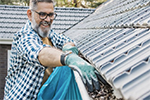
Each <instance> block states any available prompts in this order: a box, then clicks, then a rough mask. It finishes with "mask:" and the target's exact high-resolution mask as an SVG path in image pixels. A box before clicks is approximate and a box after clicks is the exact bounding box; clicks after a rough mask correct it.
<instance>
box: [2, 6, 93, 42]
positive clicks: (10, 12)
mask: <svg viewBox="0 0 150 100" xmlns="http://www.w3.org/2000/svg"><path fill="white" fill-rule="evenodd" d="M27 9H28V7H27V6H12V5H11V6H10V5H0V44H11V42H12V37H13V35H14V33H16V32H17V31H19V30H20V29H21V27H23V25H24V24H25V23H26V22H27V20H28V18H27V15H26V11H27ZM94 10H95V9H86V8H62V7H56V8H55V12H56V13H57V15H58V16H57V17H56V19H55V20H54V22H53V25H52V28H53V29H54V30H55V32H57V33H63V32H65V31H66V30H67V29H69V28H71V27H72V26H73V25H75V24H76V23H78V22H79V21H81V20H83V19H84V18H85V17H87V16H88V15H89V14H91V13H93V12H94Z"/></svg>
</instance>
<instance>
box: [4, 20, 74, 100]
mask: <svg viewBox="0 0 150 100" xmlns="http://www.w3.org/2000/svg"><path fill="white" fill-rule="evenodd" d="M48 38H50V39H51V41H52V43H53V45H54V46H55V47H56V48H59V49H62V46H63V45H64V44H65V43H67V42H74V41H73V40H71V39H70V38H68V37H66V36H63V35H60V34H56V33H55V32H54V31H53V30H51V32H50V34H49V37H48ZM45 46H49V45H45V44H43V42H42V40H41V38H40V37H39V35H38V34H37V33H36V32H35V31H34V30H33V29H32V28H31V23H30V21H28V22H27V23H26V25H25V26H24V27H23V28H22V29H21V30H20V31H19V32H17V33H16V34H15V35H14V38H13V43H12V48H11V57H10V68H9V69H8V73H7V77H6V83H5V91H4V100H34V99H36V98H37V94H38V92H39V89H40V86H41V83H42V80H43V76H44V71H45V67H44V66H42V65H41V64H40V63H39V61H38V53H39V52H40V50H41V49H42V48H43V47H45Z"/></svg>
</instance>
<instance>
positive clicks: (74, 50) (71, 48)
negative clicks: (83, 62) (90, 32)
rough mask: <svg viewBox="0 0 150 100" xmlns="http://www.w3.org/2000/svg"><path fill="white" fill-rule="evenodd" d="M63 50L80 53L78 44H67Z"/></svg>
mask: <svg viewBox="0 0 150 100" xmlns="http://www.w3.org/2000/svg"><path fill="white" fill-rule="evenodd" d="M62 51H72V52H73V53H75V54H78V48H77V47H76V46H71V45H69V44H68V45H65V46H64V47H63V49H62Z"/></svg>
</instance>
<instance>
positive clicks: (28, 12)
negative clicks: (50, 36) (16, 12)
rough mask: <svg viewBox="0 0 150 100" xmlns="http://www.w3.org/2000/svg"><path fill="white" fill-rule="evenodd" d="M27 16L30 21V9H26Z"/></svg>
mask: <svg viewBox="0 0 150 100" xmlns="http://www.w3.org/2000/svg"><path fill="white" fill-rule="evenodd" d="M27 16H28V19H29V20H30V21H32V12H31V10H30V9H28V10H27Z"/></svg>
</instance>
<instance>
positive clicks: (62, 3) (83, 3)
mask: <svg viewBox="0 0 150 100" xmlns="http://www.w3.org/2000/svg"><path fill="white" fill-rule="evenodd" d="M29 1H30V0H0V4H2V5H4V4H5V5H22V6H29ZM54 1H55V2H56V7H82V8H96V7H98V6H99V5H100V4H102V3H103V2H105V1H107V0H54Z"/></svg>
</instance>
